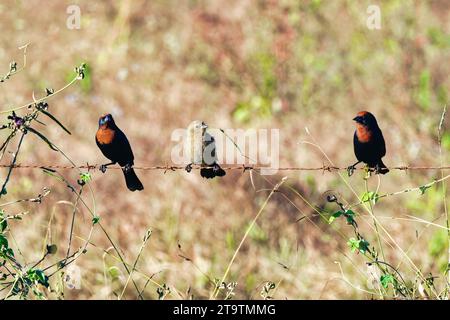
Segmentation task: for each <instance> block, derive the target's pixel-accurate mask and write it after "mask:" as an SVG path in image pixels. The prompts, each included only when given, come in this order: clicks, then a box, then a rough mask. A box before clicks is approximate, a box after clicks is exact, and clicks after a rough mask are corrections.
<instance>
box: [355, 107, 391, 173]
mask: <svg viewBox="0 0 450 320" xmlns="http://www.w3.org/2000/svg"><path fill="white" fill-rule="evenodd" d="M353 120H354V121H356V131H355V133H354V135H353V147H354V151H355V156H356V158H357V159H358V161H359V162H364V163H366V164H367V165H368V166H369V168H374V169H375V170H376V171H377V173H381V174H386V173H388V172H389V169H388V168H386V166H385V165H384V163H383V161H382V160H381V158H383V157H384V156H385V155H386V144H385V141H384V137H383V133H382V132H381V129H380V127H379V126H378V123H377V120H376V119H375V116H374V115H373V114H371V113H370V112H367V111H361V112H359V113H358V115H357V116H356V117H355V118H353Z"/></svg>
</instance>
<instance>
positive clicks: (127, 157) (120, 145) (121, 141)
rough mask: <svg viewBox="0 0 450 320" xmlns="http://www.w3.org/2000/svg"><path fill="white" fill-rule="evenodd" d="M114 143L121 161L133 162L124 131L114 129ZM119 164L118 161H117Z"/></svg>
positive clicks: (131, 151) (132, 155)
mask: <svg viewBox="0 0 450 320" xmlns="http://www.w3.org/2000/svg"><path fill="white" fill-rule="evenodd" d="M114 144H116V148H117V150H118V152H119V153H120V154H119V155H118V157H119V158H121V160H122V161H124V162H127V163H129V164H133V160H134V154H133V150H132V149H131V145H130V142H129V141H128V139H127V136H126V135H125V133H123V132H122V130H120V129H119V128H117V129H116V137H115V139H114ZM118 162H119V164H120V161H118Z"/></svg>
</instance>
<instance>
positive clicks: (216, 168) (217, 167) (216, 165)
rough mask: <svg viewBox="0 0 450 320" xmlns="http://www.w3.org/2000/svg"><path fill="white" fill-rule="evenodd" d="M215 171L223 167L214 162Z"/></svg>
mask: <svg viewBox="0 0 450 320" xmlns="http://www.w3.org/2000/svg"><path fill="white" fill-rule="evenodd" d="M212 169H213V171H214V173H216V172H218V171H219V170H220V169H221V168H220V166H219V165H218V164H217V163H214V164H213V166H212Z"/></svg>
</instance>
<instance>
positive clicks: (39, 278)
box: [27, 269, 50, 288]
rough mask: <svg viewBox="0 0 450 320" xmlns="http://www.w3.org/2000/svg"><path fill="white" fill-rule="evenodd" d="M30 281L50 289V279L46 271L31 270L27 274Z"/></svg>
mask: <svg viewBox="0 0 450 320" xmlns="http://www.w3.org/2000/svg"><path fill="white" fill-rule="evenodd" d="M27 276H28V279H30V281H33V282H37V283H40V284H42V285H43V286H45V287H47V288H48V287H49V285H50V284H49V283H48V277H47V276H46V275H45V273H44V271H42V270H39V269H30V270H28V272H27Z"/></svg>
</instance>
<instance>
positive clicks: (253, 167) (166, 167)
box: [0, 163, 450, 172]
mask: <svg viewBox="0 0 450 320" xmlns="http://www.w3.org/2000/svg"><path fill="white" fill-rule="evenodd" d="M11 167H12V168H14V169H65V170H70V169H87V170H95V169H100V167H101V165H98V164H89V163H87V164H85V165H80V166H74V165H38V164H20V163H18V164H13V165H11V164H0V168H11ZM185 168H186V167H185V166H178V165H153V166H133V169H135V170H164V171H177V170H185ZM201 168H212V167H209V166H204V167H201V166H200V165H193V166H192V169H196V170H199V169H201ZM221 168H222V169H224V170H241V171H247V170H272V169H273V170H279V171H329V172H332V171H344V170H345V171H347V170H348V167H337V166H329V165H322V166H320V167H278V168H272V167H268V166H262V165H245V164H241V165H234V166H221ZM108 169H113V170H119V169H122V168H121V167H119V166H110V167H108ZM388 169H389V170H400V171H408V170H450V165H448V166H407V165H402V166H393V167H388ZM355 170H365V167H361V168H355Z"/></svg>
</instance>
